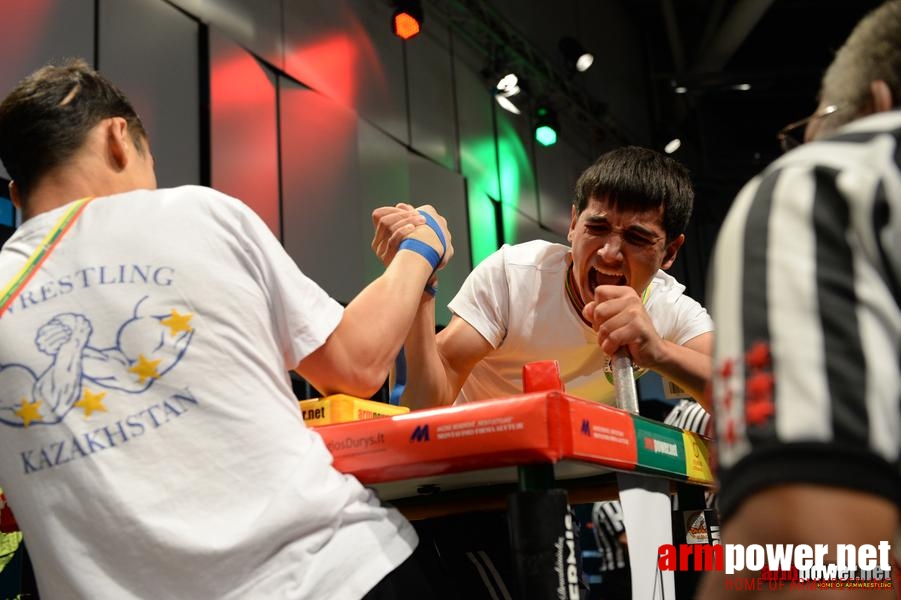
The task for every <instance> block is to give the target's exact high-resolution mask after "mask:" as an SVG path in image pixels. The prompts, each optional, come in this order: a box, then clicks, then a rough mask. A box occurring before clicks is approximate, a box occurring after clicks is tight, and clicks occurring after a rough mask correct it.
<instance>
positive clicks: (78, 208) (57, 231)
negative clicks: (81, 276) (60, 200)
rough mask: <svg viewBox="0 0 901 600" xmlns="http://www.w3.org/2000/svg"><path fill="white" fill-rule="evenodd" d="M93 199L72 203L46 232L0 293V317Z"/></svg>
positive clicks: (83, 199)
mask: <svg viewBox="0 0 901 600" xmlns="http://www.w3.org/2000/svg"><path fill="white" fill-rule="evenodd" d="M93 199H94V198H93V196H91V197H88V198H82V199H81V200H76V201H75V202H73V203H72V205H71V206H70V207H69V208H68V209H66V211H65V212H64V213H63V215H62V216H61V217H60V219H59V221H57V222H56V224H55V225H54V226H53V227H52V228H51V229H50V231H49V232H47V235H46V236H44V239H43V240H41V243H40V244H38V245H37V247H36V248H35V249H34V252H32V253H31V256H29V257H28V260H27V261H25V265H24V266H23V267H22V268H21V269H20V270H19V272H18V273H16V275H15V276H14V277H13V278H12V279H11V280H10V282H9V283H8V284H7V285H6V287H4V288H3V290H2V291H0V317H2V316H3V314H4V313H5V312H6V309H7V308H9V306H10V305H11V304H12V303H13V300H15V299H16V297H17V296H18V295H19V293H20V292H21V291H22V289H23V288H24V287H25V284H27V283H28V282H29V281H30V280H31V278H32V277H34V275H35V273H37V272H38V269H40V267H41V265H42V264H43V263H44V261H45V260H47V257H48V256H50V253H51V252H53V250H54V248H56V246H57V244H59V241H60V240H61V239H62V238H63V236H64V235H65V234H66V232H67V231H69V228H70V227H72V224H73V223H75V221H76V220H77V219H78V217H79V216H81V212H82V211H83V210H84V207H85V206H87V204H88V202H90V201H91V200H93Z"/></svg>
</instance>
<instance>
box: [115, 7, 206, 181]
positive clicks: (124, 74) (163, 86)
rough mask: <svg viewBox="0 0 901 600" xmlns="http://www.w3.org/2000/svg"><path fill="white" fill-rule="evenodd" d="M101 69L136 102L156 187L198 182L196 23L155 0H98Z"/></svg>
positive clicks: (198, 132)
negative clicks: (149, 147)
mask: <svg viewBox="0 0 901 600" xmlns="http://www.w3.org/2000/svg"><path fill="white" fill-rule="evenodd" d="M99 23H100V25H99V32H98V33H99V40H98V45H99V54H100V55H99V57H98V65H99V69H100V71H101V72H102V73H103V74H104V75H106V76H107V77H109V78H110V79H111V80H112V81H113V82H114V83H116V84H117V85H118V86H119V87H120V88H121V89H122V91H124V92H125V93H126V94H127V95H128V96H129V98H131V101H132V102H133V103H134V105H135V109H136V110H137V111H138V114H139V115H140V117H141V120H142V121H143V122H144V127H145V128H146V129H147V133H148V135H149V136H150V144H151V146H152V148H153V156H154V160H155V161H156V173H157V181H158V183H159V185H160V187H173V186H178V185H185V184H189V183H194V184H196V183H200V88H199V70H198V36H199V25H198V23H197V22H196V21H195V20H193V19H192V18H190V17H188V16H187V15H185V14H184V13H182V12H181V11H179V10H178V9H176V8H174V7H172V6H170V5H169V4H166V3H165V2H160V1H159V0H101V1H100V19H99Z"/></svg>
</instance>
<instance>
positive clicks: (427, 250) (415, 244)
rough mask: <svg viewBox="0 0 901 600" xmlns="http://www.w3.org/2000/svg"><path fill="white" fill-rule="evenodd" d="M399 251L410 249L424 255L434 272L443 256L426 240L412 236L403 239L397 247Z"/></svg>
mask: <svg viewBox="0 0 901 600" xmlns="http://www.w3.org/2000/svg"><path fill="white" fill-rule="evenodd" d="M397 249H398V251H400V250H410V251H411V252H415V253H416V254H418V255H419V256H421V257H423V258H424V259H426V260H427V261H429V264H430V265H432V272H433V273H434V272H435V269H437V268H438V264H439V263H440V262H441V256H439V255H438V253H437V252H436V251H435V249H434V248H432V247H431V246H429V245H428V244H426V243H425V242H421V241H419V240H415V239H412V238H407V239H405V240H402V241H401V243H400V244H399V245H398V247H397Z"/></svg>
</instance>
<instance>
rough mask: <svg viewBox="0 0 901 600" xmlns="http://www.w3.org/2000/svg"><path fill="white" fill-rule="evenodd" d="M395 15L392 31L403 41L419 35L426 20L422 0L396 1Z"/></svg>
mask: <svg viewBox="0 0 901 600" xmlns="http://www.w3.org/2000/svg"><path fill="white" fill-rule="evenodd" d="M395 7H396V8H395V9H394V14H393V15H391V30H392V31H393V32H394V35H396V36H397V37H399V38H401V39H402V40H409V39H410V38H412V37H414V36H416V35H418V34H419V32H420V31H421V30H422V21H423V19H424V18H425V17H424V15H423V12H422V4H421V3H420V0H396V2H395Z"/></svg>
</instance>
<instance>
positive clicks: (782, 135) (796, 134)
mask: <svg viewBox="0 0 901 600" xmlns="http://www.w3.org/2000/svg"><path fill="white" fill-rule="evenodd" d="M837 110H838V106H836V105H835V104H830V105H829V106H827V107H825V108H824V109H823V110H821V111H819V112H815V113H813V114H812V115H810V116H809V117H805V118H803V119H801V120H800V121H795V122H794V123H789V124H788V125H786V126H785V127H783V128H782V129H780V130H779V133H778V134H777V135H776V137H777V138H778V139H779V145H780V146H781V147H782V151H783V152H788V151H789V150H792V149H793V148H797V147H798V146H800V145H801V144H803V143H804V132H805V130H806V129H807V125H808V124H809V123H811V122H813V121H817V120H819V119H822V118H823V117H828V116H829V115H831V114H832V113H834V112H835V111H837Z"/></svg>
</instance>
